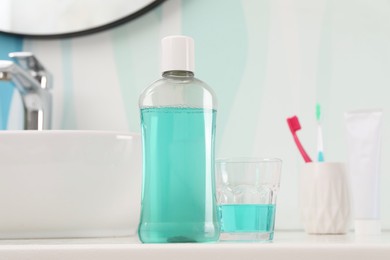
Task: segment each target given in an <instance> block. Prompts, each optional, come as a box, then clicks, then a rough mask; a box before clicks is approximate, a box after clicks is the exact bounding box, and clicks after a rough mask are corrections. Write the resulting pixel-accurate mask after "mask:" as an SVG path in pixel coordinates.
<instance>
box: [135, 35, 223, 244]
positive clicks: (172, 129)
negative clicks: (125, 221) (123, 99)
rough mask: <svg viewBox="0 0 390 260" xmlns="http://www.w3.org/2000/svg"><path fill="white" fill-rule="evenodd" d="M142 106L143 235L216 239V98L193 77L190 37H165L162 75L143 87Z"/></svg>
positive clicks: (148, 239) (148, 238)
mask: <svg viewBox="0 0 390 260" xmlns="http://www.w3.org/2000/svg"><path fill="white" fill-rule="evenodd" d="M139 106H140V110H141V124H142V140H143V159H144V162H143V187H142V204H141V218H140V224H139V228H138V236H139V238H140V240H141V241H142V242H143V243H184V242H212V241H217V240H218V238H219V232H220V227H219V222H218V218H217V216H218V215H217V205H216V194H215V182H214V160H215V155H214V140H215V120H216V113H217V110H216V109H217V102H216V97H215V94H214V92H213V91H212V90H211V88H210V87H209V86H207V85H206V84H205V83H203V82H202V81H200V80H198V79H196V78H195V77H194V42H193V40H192V39H191V38H189V37H186V36H168V37H165V38H164V39H163V40H162V78H161V79H160V80H157V81H156V82H154V83H153V84H152V85H151V86H150V87H148V88H146V89H145V91H144V92H143V93H142V95H141V96H140V99H139Z"/></svg>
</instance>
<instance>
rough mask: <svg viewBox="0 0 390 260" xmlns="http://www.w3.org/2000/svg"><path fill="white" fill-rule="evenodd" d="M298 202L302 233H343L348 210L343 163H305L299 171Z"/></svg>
mask: <svg viewBox="0 0 390 260" xmlns="http://www.w3.org/2000/svg"><path fill="white" fill-rule="evenodd" d="M300 202H301V214H302V221H303V225H304V229H305V232H306V233H308V234H345V233H347V231H348V228H349V223H350V211H351V210H350V196H349V185H348V178H347V171H346V168H345V165H344V163H341V162H312V163H306V164H305V165H304V166H303V167H302V170H301V187H300Z"/></svg>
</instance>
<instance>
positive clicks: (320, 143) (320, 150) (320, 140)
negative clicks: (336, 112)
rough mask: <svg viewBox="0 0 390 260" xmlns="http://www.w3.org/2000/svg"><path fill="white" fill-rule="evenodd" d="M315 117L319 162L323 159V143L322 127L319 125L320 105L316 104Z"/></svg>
mask: <svg viewBox="0 0 390 260" xmlns="http://www.w3.org/2000/svg"><path fill="white" fill-rule="evenodd" d="M316 119H317V123H318V134H317V160H318V161H319V162H323V161H324V143H323V138H322V127H321V106H320V104H318V103H317V104H316Z"/></svg>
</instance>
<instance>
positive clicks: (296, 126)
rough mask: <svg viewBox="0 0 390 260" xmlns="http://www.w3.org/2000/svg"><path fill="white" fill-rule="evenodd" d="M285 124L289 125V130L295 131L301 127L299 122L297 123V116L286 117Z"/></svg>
mask: <svg viewBox="0 0 390 260" xmlns="http://www.w3.org/2000/svg"><path fill="white" fill-rule="evenodd" d="M287 124H288V126H289V127H290V130H291V132H296V131H298V130H300V129H301V124H300V123H299V120H298V117H297V116H293V117H289V118H287Z"/></svg>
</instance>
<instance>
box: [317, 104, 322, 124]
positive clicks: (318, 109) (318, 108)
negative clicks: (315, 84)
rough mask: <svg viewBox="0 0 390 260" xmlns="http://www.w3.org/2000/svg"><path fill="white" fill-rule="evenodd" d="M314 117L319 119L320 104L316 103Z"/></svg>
mask: <svg viewBox="0 0 390 260" xmlns="http://www.w3.org/2000/svg"><path fill="white" fill-rule="evenodd" d="M316 119H317V121H320V119H321V106H320V104H318V103H317V104H316Z"/></svg>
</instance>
